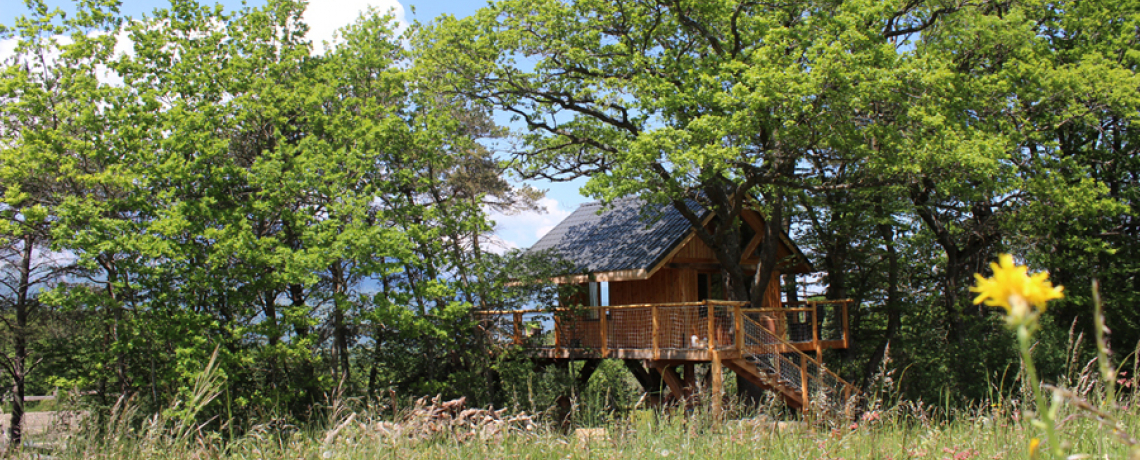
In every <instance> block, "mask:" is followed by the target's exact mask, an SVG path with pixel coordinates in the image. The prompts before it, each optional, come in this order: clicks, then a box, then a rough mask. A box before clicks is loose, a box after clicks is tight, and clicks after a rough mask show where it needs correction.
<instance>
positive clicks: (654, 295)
mask: <svg viewBox="0 0 1140 460" xmlns="http://www.w3.org/2000/svg"><path fill="white" fill-rule="evenodd" d="M696 300H697V272H696V270H684V269H675V268H662V269H660V270H658V271H657V273H655V274H654V275H653V276H652V277H651V278H649V279H647V280H637V281H612V282H610V305H633V304H641V303H670V302H695V301H696Z"/></svg>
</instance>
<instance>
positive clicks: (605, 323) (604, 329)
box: [598, 308, 610, 358]
mask: <svg viewBox="0 0 1140 460" xmlns="http://www.w3.org/2000/svg"><path fill="white" fill-rule="evenodd" d="M607 314H608V313H607V310H606V309H605V308H603V309H602V310H601V311H599V312H598V322H599V324H598V326H599V327H600V328H601V332H600V334H601V336H602V357H603V358H605V357H607V356H609V354H610V347H609V335H610V328H609V320H608V319H606V315H607Z"/></svg>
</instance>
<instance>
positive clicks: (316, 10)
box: [303, 0, 408, 52]
mask: <svg viewBox="0 0 1140 460" xmlns="http://www.w3.org/2000/svg"><path fill="white" fill-rule="evenodd" d="M369 7H373V8H375V9H376V11H377V12H379V13H380V14H385V13H387V12H389V11H391V12H392V14H393V15H394V16H395V17H396V21H397V23H398V24H399V26H400V27H401V28H403V27H406V26H407V24H408V23H407V21H406V20H405V19H404V6H403V5H401V4H400V2H399V1H397V0H337V1H335V2H332V1H326V2H316V1H310V2H309V7H308V8H307V9H305V14H304V16H303V18H304V20H305V23H306V24H308V25H309V33H308V34H307V35H306V36H307V37H308V38H309V40H312V41H313V51H314V52H323V50H324V49H325V47H324V45H322V42H328V43H329V45H332V44H333V43H336V41H334V40H333V35H334V34H335V32H336V30H337V29H339V28H341V27H344V26H346V25H349V24H352V23H353V21H356V18H358V17H360V15H361V14H362V13H365V12H367V11H368V9H369Z"/></svg>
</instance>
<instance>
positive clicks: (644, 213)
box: [529, 198, 709, 273]
mask: <svg viewBox="0 0 1140 460" xmlns="http://www.w3.org/2000/svg"><path fill="white" fill-rule="evenodd" d="M690 207H691V208H692V209H693V210H694V211H695V212H697V214H698V215H699V216H701V218H702V219H703V218H704V217H705V216H706V215H707V214H708V212H709V211H707V210H705V209H704V208H703V207H701V206H700V205H697V204H696V203H692V204H691V206H690ZM601 209H602V204H601V203H599V202H594V203H586V204H583V205H581V206H579V207H578V209H577V210H575V211H574V213H573V214H570V217H567V218H566V220H563V221H562V222H561V223H559V224H558V226H557V227H554V229H552V230H550V232H549V233H547V234H546V235H545V236H543V237H542V239H540V240H538V242H537V243H535V244H534V246H531V248H530V249H529V251H530V252H538V251H545V250H554V251H555V252H557V253H558V254H559V255H561V256H562V257H563V258H565V259H567V260H569V261H571V262H573V263H574V264H575V266H576V267H577V269H578V270H579V271H581V272H583V273H603V272H616V271H625V270H649V269H650V268H651V267H653V266H656V265H657V263H658V262H660V261H661V259H662V258H664V257H665V256H666V255H668V254H669V251H670V250H671V249H673V248H674V247H676V246H677V245H678V244H680V243H681V241H683V240H684V239H685V237H686V236H687V235H688V233H689V231H691V230H692V227H691V226H690V225H689V221H688V220H686V219H685V216H682V215H681V212H680V211H677V209H675V208H674V207H673V206H672V205H670V204H664V205H659V206H652V207H647V206H646V204H645V202H644V201H643V200H641V199H638V198H626V199H622V200H617V201H614V202H613V203H611V205H610V209H608V210H606V212H604V213H601V214H599V213H598V211H599V210H601Z"/></svg>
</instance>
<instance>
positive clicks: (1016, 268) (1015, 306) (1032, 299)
mask: <svg viewBox="0 0 1140 460" xmlns="http://www.w3.org/2000/svg"><path fill="white" fill-rule="evenodd" d="M998 261H999V262H1000V263H990V268H991V269H992V270H993V272H994V276H993V277H992V278H985V277H983V276H982V275H980V274H974V278H975V279H976V281H977V284H976V285H974V286H973V287H971V288H970V291H972V292H976V293H978V296H977V297H975V298H974V304H975V305H977V304H980V303H982V302H985V304H986V305H988V306H991V307H1002V308H1004V309H1005V311H1006V320H1007V321H1008V322H1009V324H1010V325H1016V324H1023V323H1025V322H1026V320H1029V319H1032V318H1034V317H1035V316H1036V314H1037V313H1038V312H1041V311H1045V304H1046V302H1048V301H1050V300H1053V299H1060V298H1062V297H1064V294H1062V293H1061V290H1062V289H1064V287H1063V286H1057V287H1054V286H1053V283H1051V282H1049V279H1048V278H1049V273H1048V272H1041V273H1037V274H1034V275H1029V268H1028V267H1026V266H1024V265H1015V264H1014V263H1013V256H1011V255H1009V254H1002V255H1001V256H999V257H998Z"/></svg>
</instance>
